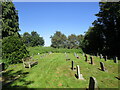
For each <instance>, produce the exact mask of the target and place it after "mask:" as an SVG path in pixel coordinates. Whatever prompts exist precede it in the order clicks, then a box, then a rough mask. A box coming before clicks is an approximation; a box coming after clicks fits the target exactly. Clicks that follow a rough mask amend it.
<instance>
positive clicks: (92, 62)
mask: <svg viewBox="0 0 120 90" xmlns="http://www.w3.org/2000/svg"><path fill="white" fill-rule="evenodd" d="M90 61H91V63H90V64H94V61H93V57H92V56H90Z"/></svg>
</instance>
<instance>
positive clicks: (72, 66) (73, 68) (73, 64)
mask: <svg viewBox="0 0 120 90" xmlns="http://www.w3.org/2000/svg"><path fill="white" fill-rule="evenodd" d="M72 70H74V61H72Z"/></svg>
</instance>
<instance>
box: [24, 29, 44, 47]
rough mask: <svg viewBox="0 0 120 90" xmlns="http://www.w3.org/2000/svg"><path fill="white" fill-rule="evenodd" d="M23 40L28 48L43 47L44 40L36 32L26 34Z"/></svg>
mask: <svg viewBox="0 0 120 90" xmlns="http://www.w3.org/2000/svg"><path fill="white" fill-rule="evenodd" d="M22 40H23V42H24V44H25V45H26V46H32V47H34V46H43V45H44V39H43V37H40V36H39V34H38V33H37V32H35V31H32V32H31V34H29V33H28V32H25V33H24V34H23V36H22Z"/></svg>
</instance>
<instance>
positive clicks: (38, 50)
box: [27, 46, 83, 55]
mask: <svg viewBox="0 0 120 90" xmlns="http://www.w3.org/2000/svg"><path fill="white" fill-rule="evenodd" d="M27 50H28V51H29V54H30V55H37V54H38V53H40V54H42V53H48V52H53V53H65V52H66V53H74V52H76V53H83V51H82V49H81V48H80V49H67V48H52V47H42V46H36V47H27Z"/></svg>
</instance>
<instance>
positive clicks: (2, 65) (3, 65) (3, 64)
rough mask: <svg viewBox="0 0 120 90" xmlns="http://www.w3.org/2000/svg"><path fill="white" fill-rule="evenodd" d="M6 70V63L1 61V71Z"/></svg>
mask: <svg viewBox="0 0 120 90" xmlns="http://www.w3.org/2000/svg"><path fill="white" fill-rule="evenodd" d="M4 70H5V63H0V71H4Z"/></svg>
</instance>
